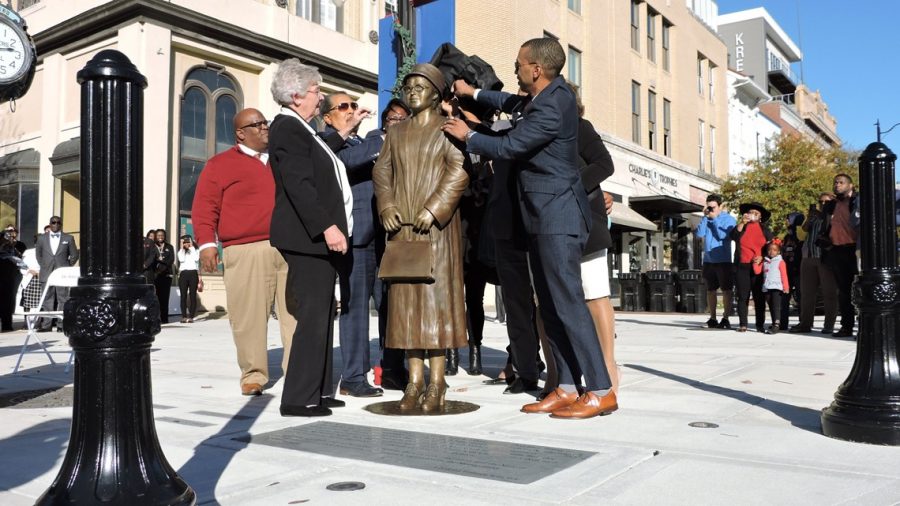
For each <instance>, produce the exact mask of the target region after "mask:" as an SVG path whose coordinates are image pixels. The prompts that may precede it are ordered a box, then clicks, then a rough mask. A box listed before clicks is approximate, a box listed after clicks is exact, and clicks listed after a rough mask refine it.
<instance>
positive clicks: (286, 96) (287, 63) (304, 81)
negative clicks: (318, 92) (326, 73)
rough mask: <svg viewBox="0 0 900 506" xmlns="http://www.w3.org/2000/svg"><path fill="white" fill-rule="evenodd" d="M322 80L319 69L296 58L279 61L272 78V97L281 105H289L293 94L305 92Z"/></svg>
mask: <svg viewBox="0 0 900 506" xmlns="http://www.w3.org/2000/svg"><path fill="white" fill-rule="evenodd" d="M321 82H322V74H319V69H318V68H316V67H313V66H311V65H304V64H302V63H300V60H298V59H297V58H289V59H287V60H284V61H283V62H281V65H279V66H278V70H276V71H275V77H273V78H272V88H271V90H272V99H273V100H275V101H276V102H278V103H279V104H281V105H290V104H291V103H292V102H293V96H294V95H296V94H300V95H302V94H305V93H306V92H307V91H309V89H310V88H311V87H313V86H314V85H316V84H319V83H321Z"/></svg>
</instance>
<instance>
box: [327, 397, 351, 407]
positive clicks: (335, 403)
mask: <svg viewBox="0 0 900 506" xmlns="http://www.w3.org/2000/svg"><path fill="white" fill-rule="evenodd" d="M346 405H347V403H346V402H344V401H342V400H340V399H335V398H334V397H322V406H325V407H326V408H343V407H344V406H346Z"/></svg>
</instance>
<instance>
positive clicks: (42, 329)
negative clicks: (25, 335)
mask: <svg viewBox="0 0 900 506" xmlns="http://www.w3.org/2000/svg"><path fill="white" fill-rule="evenodd" d="M51 330H53V328H52V327H41V328H39V329H37V330H35V332H50V331H51Z"/></svg>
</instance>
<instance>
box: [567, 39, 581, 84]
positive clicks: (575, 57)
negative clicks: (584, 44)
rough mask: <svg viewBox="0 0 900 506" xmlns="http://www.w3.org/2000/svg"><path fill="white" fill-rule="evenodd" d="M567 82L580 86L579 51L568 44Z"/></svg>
mask: <svg viewBox="0 0 900 506" xmlns="http://www.w3.org/2000/svg"><path fill="white" fill-rule="evenodd" d="M567 64H568V67H569V82H571V83H574V84H576V85H578V86H581V51H579V50H577V49H575V48H574V47H572V46H569V61H568V62H567Z"/></svg>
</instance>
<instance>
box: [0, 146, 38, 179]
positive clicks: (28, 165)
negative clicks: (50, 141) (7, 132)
mask: <svg viewBox="0 0 900 506" xmlns="http://www.w3.org/2000/svg"><path fill="white" fill-rule="evenodd" d="M40 165H41V154H40V153H39V152H38V151H36V150H34V149H23V150H22V151H16V152H15V153H10V154H8V155H5V156H0V186H5V185H10V184H18V183H37V182H38V169H39V167H40Z"/></svg>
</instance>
